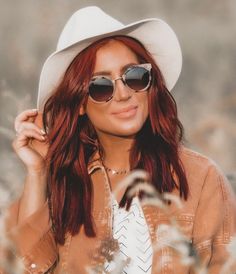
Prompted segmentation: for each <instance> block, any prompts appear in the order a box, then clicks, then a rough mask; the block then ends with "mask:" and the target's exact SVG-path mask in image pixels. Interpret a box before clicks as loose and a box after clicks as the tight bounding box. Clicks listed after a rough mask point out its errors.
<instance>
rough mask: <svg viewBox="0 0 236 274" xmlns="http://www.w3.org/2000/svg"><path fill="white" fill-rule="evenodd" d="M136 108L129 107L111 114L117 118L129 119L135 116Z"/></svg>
mask: <svg viewBox="0 0 236 274" xmlns="http://www.w3.org/2000/svg"><path fill="white" fill-rule="evenodd" d="M137 108H138V107H137V106H130V107H127V108H123V109H121V110H120V111H117V112H113V113H112V114H113V115H114V116H116V117H118V118H130V117H133V116H134V115H135V114H136V112H137Z"/></svg>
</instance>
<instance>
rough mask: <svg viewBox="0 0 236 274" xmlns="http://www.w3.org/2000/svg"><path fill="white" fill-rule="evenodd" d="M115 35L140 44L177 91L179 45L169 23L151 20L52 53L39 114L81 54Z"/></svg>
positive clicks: (41, 83)
mask: <svg viewBox="0 0 236 274" xmlns="http://www.w3.org/2000/svg"><path fill="white" fill-rule="evenodd" d="M113 35H126V36H130V37H133V38H136V39H137V40H139V41H140V42H141V43H142V44H143V45H144V46H145V48H146V49H147V50H148V51H149V52H150V54H151V55H152V56H153V58H154V60H155V62H156V64H157V65H158V67H159V69H160V70H161V72H162V75H163V77H164V80H165V83H166V87H167V88H168V90H172V89H173V87H174V85H175V84H176V82H177V80H178V78H179V75H180V72H181V68H182V53H181V48H180V45H179V41H178V39H177V37H176V35H175V33H174V31H173V30H172V29H171V27H170V26H169V25H168V24H167V23H165V22H164V21H163V20H161V19H157V18H150V19H145V20H141V21H137V22H134V23H132V24H129V25H127V26H124V27H122V28H119V29H116V30H114V31H111V32H106V33H104V34H100V35H96V36H93V37H90V38H87V39H84V40H80V41H78V42H77V43H74V44H73V45H70V46H68V47H66V48H64V49H63V50H59V51H55V52H54V53H52V54H51V55H50V56H49V57H48V58H47V60H46V61H45V63H44V65H43V68H42V71H41V74H40V80H39V90H38V100H37V108H38V109H39V111H43V106H44V103H45V101H46V100H47V98H48V97H49V96H50V95H51V93H52V91H53V90H54V89H55V88H56V87H57V86H58V84H59V83H60V81H61V79H62V77H63V76H64V73H65V71H66V69H67V68H68V66H69V65H70V63H71V62H72V61H73V59H74V58H75V57H76V56H77V54H78V53H79V52H81V51H82V50H83V49H85V48H87V47H88V46H89V45H91V44H92V43H94V42H95V41H97V40H99V39H102V38H105V37H109V36H113Z"/></svg>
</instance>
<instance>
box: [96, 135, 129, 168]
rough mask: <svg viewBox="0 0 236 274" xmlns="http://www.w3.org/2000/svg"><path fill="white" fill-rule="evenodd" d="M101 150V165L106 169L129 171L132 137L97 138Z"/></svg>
mask: <svg viewBox="0 0 236 274" xmlns="http://www.w3.org/2000/svg"><path fill="white" fill-rule="evenodd" d="M98 138H99V142H100V144H101V146H102V148H103V152H104V155H103V163H104V165H105V166H106V167H108V168H111V169H113V170H118V171H119V170H129V169H130V163H129V155H130V149H131V147H132V144H133V142H134V137H130V138H127V137H119V136H109V138H107V137H106V136H104V135H102V136H98Z"/></svg>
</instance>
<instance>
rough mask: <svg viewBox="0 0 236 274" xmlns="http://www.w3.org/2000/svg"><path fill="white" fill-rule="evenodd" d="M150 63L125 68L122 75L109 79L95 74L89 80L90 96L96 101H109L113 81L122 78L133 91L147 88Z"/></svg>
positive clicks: (149, 76) (149, 80)
mask: <svg viewBox="0 0 236 274" xmlns="http://www.w3.org/2000/svg"><path fill="white" fill-rule="evenodd" d="M151 69H152V65H151V64H149V63H147V64H138V65H132V66H130V67H128V68H127V69H126V71H125V72H124V73H123V75H122V76H120V77H118V78H116V79H110V78H108V77H106V76H95V77H93V78H92V79H91V81H90V82H89V87H88V93H89V96H90V98H91V99H92V100H93V101H94V102H96V103H104V102H108V101H110V100H111V99H112V98H113V96H114V91H115V81H117V80H122V82H123V83H124V85H125V86H127V87H129V88H130V89H131V90H133V91H136V92H138V91H144V90H147V89H148V88H149V86H150V83H151V79H152V76H151Z"/></svg>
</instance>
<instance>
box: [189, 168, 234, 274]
mask: <svg viewBox="0 0 236 274" xmlns="http://www.w3.org/2000/svg"><path fill="white" fill-rule="evenodd" d="M195 218H196V219H195V222H194V223H195V224H194V228H193V243H194V245H195V247H196V248H197V252H198V254H199V256H200V257H201V259H202V260H203V262H204V263H205V264H206V265H207V268H208V274H220V273H222V272H221V270H222V267H223V266H224V264H225V263H226V262H227V261H228V259H229V257H230V254H229V252H228V251H227V246H228V245H229V243H230V242H231V240H232V238H233V237H236V198H235V195H234V192H233V190H232V188H231V186H230V184H229V182H228V181H227V179H226V178H225V176H224V175H223V174H222V172H221V171H220V170H219V169H218V168H217V167H216V166H215V165H211V166H210V167H209V170H208V174H207V176H206V178H205V182H204V185H203V188H202V194H201V198H200V201H199V204H198V208H197V212H196V216H195ZM224 273H225V274H226V272H224ZM228 273H236V265H232V266H231V268H230V271H229V272H227V274H228Z"/></svg>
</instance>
